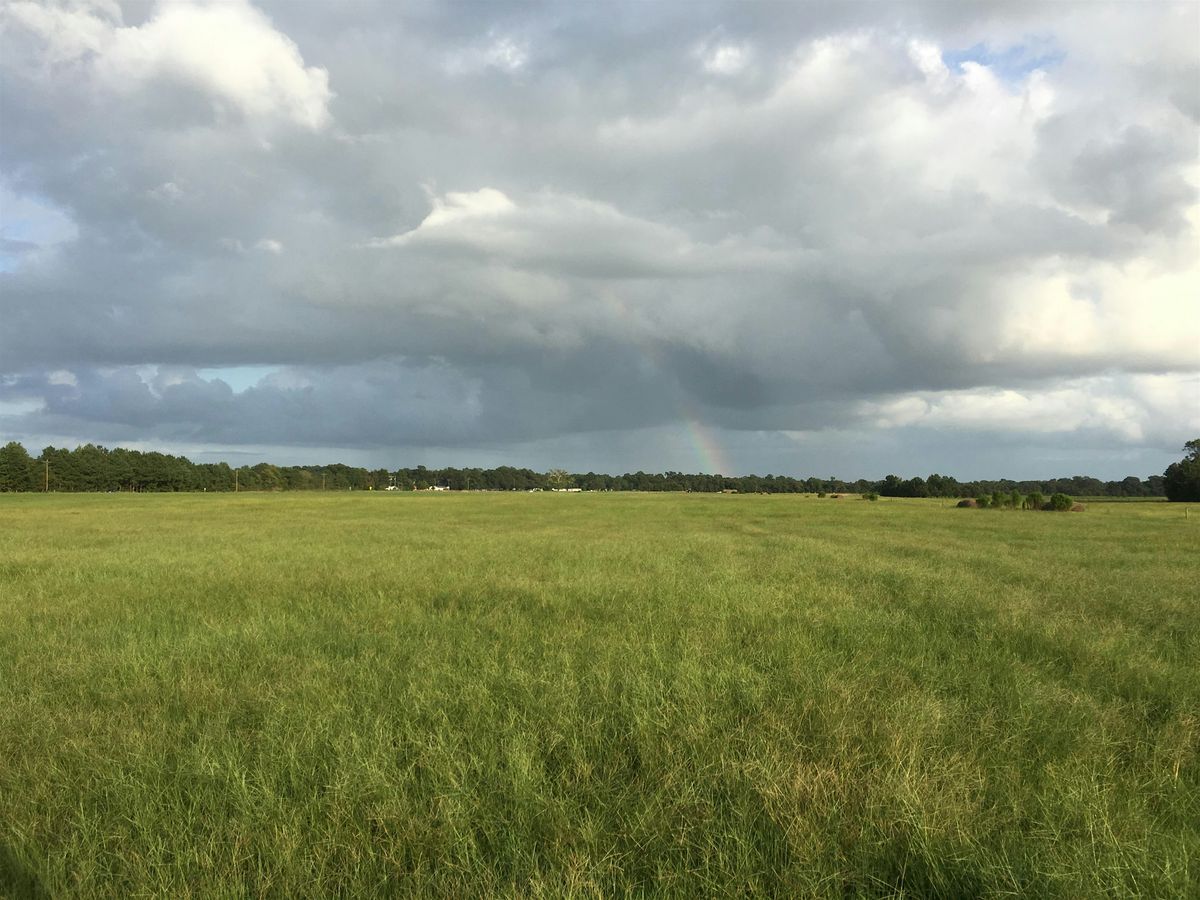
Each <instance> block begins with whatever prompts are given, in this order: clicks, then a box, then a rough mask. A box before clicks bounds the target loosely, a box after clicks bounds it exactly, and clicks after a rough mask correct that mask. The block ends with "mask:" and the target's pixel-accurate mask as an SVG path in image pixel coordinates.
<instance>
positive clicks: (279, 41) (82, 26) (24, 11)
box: [6, 0, 332, 129]
mask: <svg viewBox="0 0 1200 900" xmlns="http://www.w3.org/2000/svg"><path fill="white" fill-rule="evenodd" d="M6 13H7V17H8V20H9V22H10V27H16V28H19V29H24V30H25V31H27V32H28V33H29V34H31V35H33V36H35V37H36V38H37V39H40V41H41V42H42V45H43V50H42V53H41V54H40V55H39V56H40V61H41V62H42V63H43V65H45V66H49V67H61V66H63V65H65V64H75V65H78V66H82V67H85V68H86V69H87V71H88V74H89V76H90V77H91V78H93V79H94V80H95V81H96V82H97V83H98V84H100V85H102V86H103V87H104V88H105V89H107V90H108V91H111V92H112V93H113V94H115V95H117V96H125V95H129V94H132V93H136V92H143V91H147V90H154V89H155V88H156V87H157V86H161V85H162V84H163V83H164V82H165V83H168V84H169V83H172V82H178V83H179V84H181V85H185V86H187V87H191V88H195V89H197V90H199V91H201V92H203V93H204V94H205V95H206V96H207V97H209V98H210V99H211V100H212V101H213V102H214V103H218V104H226V105H228V106H229V107H230V108H232V109H233V110H235V111H236V112H237V113H238V114H240V115H243V116H246V117H248V118H250V119H255V120H270V119H275V118H279V119H285V120H289V121H291V122H294V123H296V124H298V125H302V126H305V127H308V128H314V129H315V128H321V127H323V126H325V125H326V124H327V123H328V121H329V108H328V107H329V101H330V99H331V97H332V92H331V91H330V88H329V73H328V72H327V71H326V70H325V69H323V68H319V67H314V66H308V67H306V66H305V65H304V60H303V58H302V57H301V55H300V51H299V49H298V48H297V47H296V44H295V43H294V42H293V41H292V40H291V39H289V38H288V37H287V36H286V35H283V34H281V33H280V32H278V31H277V30H275V28H274V27H273V26H272V24H271V22H270V20H269V19H268V18H267V17H266V16H265V15H264V14H263V13H262V12H261V11H259V10H257V9H255V8H254V7H253V6H251V5H250V4H249V3H246V2H243V0H221V2H211V3H193V2H186V0H175V2H164V3H161V4H159V5H158V7H157V8H156V10H155V12H154V14H153V16H152V18H150V19H149V20H148V21H147V22H146V23H145V24H143V25H134V26H125V25H122V24H121V15H120V9H119V7H117V6H116V5H115V4H111V3H105V4H94V5H93V4H80V5H74V4H70V5H63V4H53V3H52V4H50V5H46V4H43V3H33V2H26V0H19V2H13V3H10V4H9V5H8V7H7V9H6ZM46 74H47V75H48V76H52V75H53V69H50V70H49V71H48V72H47V73H46Z"/></svg>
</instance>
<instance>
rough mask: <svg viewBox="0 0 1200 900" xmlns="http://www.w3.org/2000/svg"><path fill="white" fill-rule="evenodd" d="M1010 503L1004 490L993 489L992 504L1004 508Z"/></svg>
mask: <svg viewBox="0 0 1200 900" xmlns="http://www.w3.org/2000/svg"><path fill="white" fill-rule="evenodd" d="M1007 505H1008V495H1007V494H1005V493H1004V492H1003V491H992V506H993V507H994V508H996V509H1004V507H1006V506H1007Z"/></svg>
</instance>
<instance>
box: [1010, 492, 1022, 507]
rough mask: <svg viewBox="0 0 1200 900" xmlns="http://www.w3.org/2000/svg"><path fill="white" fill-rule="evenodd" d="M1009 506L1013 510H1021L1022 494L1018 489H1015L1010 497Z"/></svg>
mask: <svg viewBox="0 0 1200 900" xmlns="http://www.w3.org/2000/svg"><path fill="white" fill-rule="evenodd" d="M1008 505H1009V506H1011V507H1012V508H1013V509H1020V508H1021V492H1020V491H1018V490H1017V489H1016V488H1013V491H1012V493H1011V494H1009V495H1008Z"/></svg>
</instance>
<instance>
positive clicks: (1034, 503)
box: [1025, 491, 1046, 509]
mask: <svg viewBox="0 0 1200 900" xmlns="http://www.w3.org/2000/svg"><path fill="white" fill-rule="evenodd" d="M1045 503H1046V498H1045V497H1044V496H1042V492H1041V491H1034V492H1033V493H1032V494H1030V495H1029V496H1028V497H1026V498H1025V508H1026V509H1041V508H1042V507H1043V506H1044V505H1045Z"/></svg>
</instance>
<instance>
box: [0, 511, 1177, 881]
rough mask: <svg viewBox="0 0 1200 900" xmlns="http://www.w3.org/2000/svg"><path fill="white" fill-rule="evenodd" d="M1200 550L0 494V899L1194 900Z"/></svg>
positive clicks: (889, 525)
mask: <svg viewBox="0 0 1200 900" xmlns="http://www.w3.org/2000/svg"><path fill="white" fill-rule="evenodd" d="M1197 550H1200V518H1198V517H1197V516H1192V517H1191V518H1190V519H1185V518H1184V515H1183V513H1182V511H1181V510H1179V509H1178V508H1176V507H1174V506H1173V505H1169V504H1161V505H1160V504H1112V505H1106V506H1102V507H1094V508H1092V509H1089V510H1088V511H1087V512H1086V513H1083V514H1062V515H1051V514H1042V513H1024V512H1015V511H1013V512H1003V511H996V512H994V513H983V514H981V513H979V512H977V511H973V510H957V509H952V508H944V507H943V506H942V505H941V504H940V503H939V502H938V501H895V500H887V499H886V498H885V499H884V500H882V501H880V502H878V503H865V502H860V501H857V500H842V501H831V500H828V499H825V500H817V499H802V498H797V497H787V496H771V497H740V496H732V497H731V496H702V495H682V496H681V495H624V494H617V495H518V496H508V495H449V496H448V495H419V496H414V495H402V496H396V495H388V494H375V495H372V494H362V495H359V494H337V495H333V494H330V495H318V496H311V495H246V494H243V495H239V496H228V495H226V496H214V495H188V496H162V495H140V496H128V495H126V496H118V495H109V496H50V497H38V496H0V617H2V620H0V623H2V624H0V692H2V693H0V893H2V892H3V891H5V890H7V891H8V892H9V893H10V894H14V895H18V896H23V895H31V896H32V895H37V894H39V893H43V894H46V895H53V896H80V897H148V896H171V897H213V896H271V897H319V896H396V895H411V896H446V897H463V896H481V895H504V896H531V897H562V896H577V897H600V896H644V895H650V894H655V895H664V896H717V895H729V894H741V895H775V896H793V897H809V896H811V897H846V896H862V897H872V896H892V895H897V894H902V895H907V896H917V897H975V896H991V897H1002V896H1004V897H1018V896H1038V897H1099V896H1129V897H1133V896H1145V897H1150V896H1153V897H1184V896H1197V895H1198V894H1200V865H1198V864H1197V862H1196V860H1197V859H1200V674H1198V672H1197V662H1198V661H1200V637H1198V626H1200V596H1198V594H1200V591H1198V587H1197V586H1198V584H1200V564H1198V559H1200V554H1198V553H1197Z"/></svg>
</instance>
